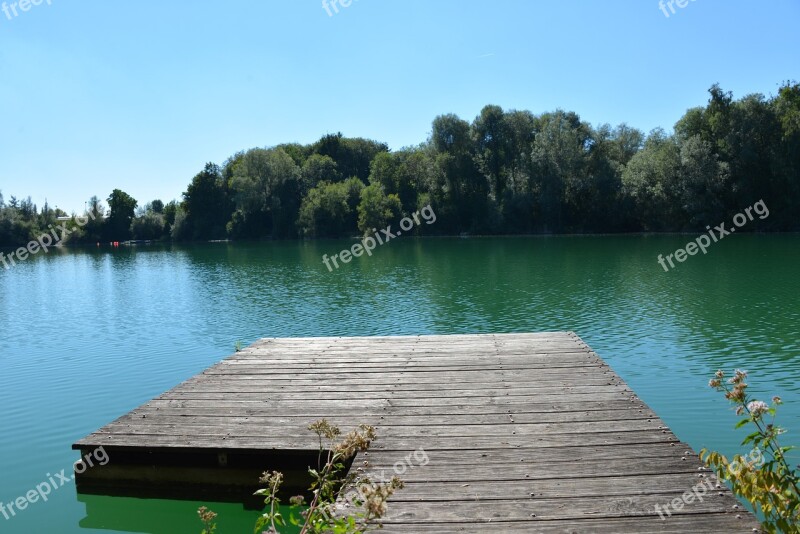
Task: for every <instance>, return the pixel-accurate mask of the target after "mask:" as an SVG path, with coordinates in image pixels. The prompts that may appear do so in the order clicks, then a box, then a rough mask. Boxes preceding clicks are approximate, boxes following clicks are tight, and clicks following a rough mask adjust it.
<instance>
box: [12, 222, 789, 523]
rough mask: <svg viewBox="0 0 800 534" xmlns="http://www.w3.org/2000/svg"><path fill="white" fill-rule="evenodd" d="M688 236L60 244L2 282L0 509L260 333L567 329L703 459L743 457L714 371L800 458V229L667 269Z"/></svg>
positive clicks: (51, 509) (60, 493)
mask: <svg viewBox="0 0 800 534" xmlns="http://www.w3.org/2000/svg"><path fill="white" fill-rule="evenodd" d="M689 239H690V237H689V236H658V237H641V236H635V237H633V236H625V237H536V238H485V239H418V240H415V239H411V238H400V239H397V240H395V241H392V242H390V243H387V244H386V245H384V246H382V247H379V248H378V249H377V250H376V251H375V253H374V255H373V256H372V257H371V258H370V257H362V258H359V259H356V260H354V261H353V262H351V263H349V264H347V265H345V266H343V267H342V268H340V269H338V270H337V271H335V272H328V270H327V269H326V268H325V266H324V265H323V264H322V255H323V254H328V255H332V254H335V253H337V252H338V251H340V250H342V249H343V248H345V247H346V246H348V245H349V244H350V243H349V242H347V241H315V242H307V243H303V242H279V243H260V244H226V243H220V244H207V245H197V246H191V247H169V246H144V247H138V248H120V249H116V250H111V249H108V248H105V249H87V250H66V251H59V252H51V253H50V254H49V255H41V254H40V255H39V256H37V257H35V258H33V259H30V260H28V261H26V262H24V263H22V264H20V265H18V266H16V267H14V268H13V269H11V270H8V271H3V270H2V269H0V423H2V432H0V475H1V476H0V502H4V503H8V502H10V501H12V500H14V499H16V498H17V497H19V496H22V495H25V494H26V493H27V492H28V490H30V489H32V488H34V487H35V486H36V485H37V484H39V483H41V482H42V481H44V480H46V478H47V476H48V475H49V474H54V473H57V472H60V470H61V469H67V472H68V473H69V472H70V471H71V465H72V463H73V462H74V461H75V460H77V456H76V453H75V452H73V451H71V450H70V445H71V443H73V442H74V441H76V440H77V439H79V438H81V437H83V436H85V435H86V434H88V433H90V432H92V431H94V430H96V429H97V428H99V427H100V426H102V425H104V424H106V423H108V422H110V421H111V420H113V419H115V418H117V417H118V416H120V415H122V414H124V413H125V412H127V411H129V410H131V409H133V408H135V407H137V406H139V405H140V404H142V403H144V402H146V401H148V400H150V399H151V398H153V397H154V396H157V395H159V394H161V393H162V392H164V391H166V390H167V389H170V388H172V387H174V386H175V385H177V384H178V383H179V382H181V381H183V380H185V379H187V378H189V377H191V376H192V375H194V374H196V373H198V372H200V371H202V370H203V369H204V368H206V367H208V366H210V365H212V364H213V363H215V362H217V361H219V360H220V359H222V358H224V357H226V356H227V355H229V354H230V353H231V352H232V351H233V348H234V344H235V343H236V342H237V341H241V342H242V343H243V344H248V343H250V342H252V341H254V340H256V339H258V338H259V337H268V336H269V337H273V336H277V337H282V336H369V335H395V334H398V335H399V334H455V333H500V332H537V331H547V330H573V331H575V332H577V333H578V334H579V335H580V336H581V337H582V338H583V339H584V340H585V341H586V342H587V343H589V344H590V345H591V346H592V347H593V348H594V349H595V350H596V351H597V352H598V353H599V354H600V355H601V356H602V357H603V358H604V359H605V360H606V361H608V362H609V363H610V364H611V366H612V367H613V368H614V370H615V371H616V372H617V373H618V374H620V375H621V376H622V378H624V379H625V380H626V381H627V382H628V384H629V385H630V386H631V387H633V388H634V390H635V391H636V392H637V393H638V394H639V396H640V397H641V398H642V399H643V400H644V401H645V402H647V403H648V404H649V405H650V406H651V407H652V408H653V409H655V410H656V412H658V414H659V415H661V416H662V418H663V419H664V420H665V421H666V423H667V424H668V425H670V427H671V428H672V429H673V430H674V431H675V433H676V434H677V435H678V436H679V437H680V438H681V439H682V440H684V441H687V442H688V443H690V444H691V445H692V446H693V447H694V448H696V449H698V450H699V449H700V448H702V447H711V448H716V449H721V450H723V451H724V452H726V453H732V452H736V451H743V449H740V448H738V443H739V442H740V441H741V438H742V437H743V434H742V433H737V432H735V431H733V430H732V427H733V425H734V423H735V421H736V418H735V417H734V414H733V413H732V411H731V409H730V408H729V406H728V405H727V403H726V401H725V400H724V399H722V398H721V396H720V395H719V394H716V393H714V392H713V391H711V390H710V389H709V388H708V387H707V382H708V379H709V377H710V375H711V374H712V373H713V372H714V371H715V370H716V369H717V368H720V367H721V368H725V369H732V368H734V367H741V368H744V369H747V370H748V371H749V372H750V373H751V380H750V381H751V384H752V386H751V390H752V391H753V392H754V393H757V394H759V395H761V396H762V397H764V398H765V399H768V398H769V397H771V396H772V395H773V394H778V395H781V396H782V397H783V399H784V401H785V402H786V406H784V407H783V410H782V415H781V422H782V423H783V424H784V426H786V427H788V428H789V429H790V430H791V431H790V433H789V434H788V435H787V436H786V441H787V442H794V443H795V444H798V445H800V385H799V384H800V335H798V334H800V326H798V325H799V324H800V302H799V301H798V297H800V276H798V275H799V274H800V268H799V267H798V266H800V236H797V235H789V236H744V235H741V236H739V235H737V236H732V237H729V238H726V239H725V240H724V241H722V242H720V243H717V244H715V245H713V246H712V247H711V249H710V250H709V251H708V254H707V255H705V256H695V257H690V258H689V259H688V260H687V261H686V262H685V263H682V264H680V265H678V267H677V268H676V269H674V270H673V271H671V272H668V273H666V272H664V270H663V269H662V268H661V267H660V266H659V264H658V263H657V261H656V258H657V256H658V254H665V255H666V254H669V253H670V252H673V251H674V250H676V249H678V248H680V247H683V246H684V245H685V244H686V243H687V241H689ZM687 489H688V488H687ZM199 504H200V503H191V502H188V503H182V502H169V501H142V500H135V499H122V498H109V497H83V496H78V495H76V492H75V487H74V484H66V485H64V486H63V487H61V488H59V489H58V490H56V491H54V492H53V493H52V494H51V495H50V497H49V500H48V501H47V502H41V501H40V502H37V503H34V504H32V505H30V506H29V507H28V508H27V509H26V510H24V511H22V512H19V513H18V515H17V516H16V517H12V518H11V519H9V520H6V519H5V518H4V517H3V516H2V515H0V533H6V532H8V533H25V534H28V533H40V532H42V533H43V532H59V533H60V534H70V533H73V532H81V533H86V532H91V531H92V530H96V531H97V532H109V531H120V532H145V533H153V534H155V533H158V534H182V533H184V532H185V533H192V534H196V533H198V532H199V531H200V524H199V522H197V521H196V514H195V510H196V509H197V507H198V506H199ZM206 504H208V503H206ZM211 507H212V508H213V509H215V510H216V511H218V512H219V513H220V515H221V517H222V519H221V521H220V530H219V533H220V534H228V533H246V532H252V524H253V517H254V514H252V513H248V512H244V511H243V510H242V507H241V506H236V505H230V504H227V505H216V504H213V505H211ZM87 510H88V515H87Z"/></svg>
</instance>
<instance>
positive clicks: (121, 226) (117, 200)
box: [106, 189, 137, 241]
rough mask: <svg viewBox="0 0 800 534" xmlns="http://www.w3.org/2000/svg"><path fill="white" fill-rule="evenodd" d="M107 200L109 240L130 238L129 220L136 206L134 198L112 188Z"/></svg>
mask: <svg viewBox="0 0 800 534" xmlns="http://www.w3.org/2000/svg"><path fill="white" fill-rule="evenodd" d="M107 200H108V208H109V210H110V213H109V216H108V221H107V222H106V232H107V237H108V238H109V239H110V240H111V241H124V240H126V239H130V237H131V222H132V221H133V217H134V216H135V212H136V206H137V202H136V199H135V198H133V197H132V196H130V195H129V194H128V193H126V192H124V191H121V190H119V189H114V191H112V192H111V195H110V196H109V197H108V199H107Z"/></svg>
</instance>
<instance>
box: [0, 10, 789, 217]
mask: <svg viewBox="0 0 800 534" xmlns="http://www.w3.org/2000/svg"><path fill="white" fill-rule="evenodd" d="M12 1H13V2H17V1H18V0H12ZM12 1H9V0H6V2H7V3H8V4H11V3H12ZM48 1H50V2H51V4H50V5H48V3H47V2H48ZM0 2H2V0H0ZM16 10H17V16H16V17H15V16H14V14H13V10H10V9H9V13H10V17H11V18H10V19H9V17H8V16H6V14H5V13H4V12H2V11H0V97H1V99H0V102H2V104H0V109H2V118H0V156H1V158H2V159H1V163H0V190H2V192H3V193H4V195H5V196H6V199H8V197H9V196H10V195H12V194H13V195H16V196H17V197H24V196H28V195H31V196H32V197H33V200H34V201H35V202H37V203H38V204H40V205H41V204H42V203H43V202H44V200H45V198H47V199H48V200H49V201H50V203H51V204H52V205H58V206H59V207H61V208H63V209H66V210H68V211H71V210H82V209H83V206H84V201H85V200H87V199H88V198H89V197H90V196H91V195H98V196H99V197H101V198H106V197H107V196H108V195H109V193H110V192H111V190H112V189H113V188H120V189H122V190H124V191H126V192H128V193H130V194H131V195H133V196H134V197H135V198H136V199H137V200H139V203H140V204H144V203H145V202H147V201H150V200H152V199H154V198H160V199H163V200H164V201H169V200H171V199H173V198H180V194H181V193H182V192H183V191H184V189H185V187H186V185H187V184H188V183H189V181H190V180H191V178H192V176H194V175H195V174H196V173H197V172H199V171H200V170H202V168H203V165H204V164H205V162H207V161H213V162H216V163H222V162H223V161H224V160H225V159H226V158H227V157H228V156H230V155H232V154H233V153H235V152H236V151H238V150H241V149H246V148H251V147H256V146H271V145H275V144H278V143H281V142H288V141H298V142H301V143H308V142H312V141H314V140H316V139H317V138H319V137H320V136H321V135H322V134H325V133H328V132H332V133H335V132H337V131H341V132H343V133H344V134H345V135H347V136H363V137H368V138H373V139H377V140H381V141H385V142H387V143H389V146H390V147H391V148H393V149H396V148H400V147H402V146H405V145H411V144H417V143H419V142H421V141H424V140H425V139H426V137H427V136H428V134H429V132H430V125H431V121H432V120H433V118H434V117H435V116H436V115H438V114H442V113H448V112H453V113H457V114H458V115H460V116H461V117H462V118H465V119H468V120H472V119H473V118H474V117H475V116H476V115H477V114H478V112H479V111H480V109H481V108H482V107H483V106H484V105H486V104H490V103H491V104H497V105H500V106H502V107H503V108H505V109H509V108H515V109H529V110H531V111H533V112H534V113H542V112H544V111H550V110H554V109H556V108H559V107H560V108H564V109H568V110H572V111H576V112H577V113H579V114H580V115H581V117H582V118H583V119H584V120H586V121H589V122H591V123H592V124H599V123H603V122H609V123H612V124H617V123H620V122H627V123H628V124H630V125H632V126H636V127H638V128H641V129H643V130H645V131H649V130H650V129H652V128H654V127H657V126H662V127H664V128H666V129H671V128H672V126H673V124H674V123H675V121H676V120H677V119H678V118H680V116H681V114H682V113H683V112H684V111H685V110H686V109H687V108H689V107H693V106H696V105H701V104H704V103H705V102H706V101H707V96H708V95H707V93H706V91H707V89H708V88H709V87H710V86H711V85H712V84H713V83H715V82H719V83H720V84H721V85H722V87H723V88H724V89H725V90H730V91H733V93H734V96H736V97H737V98H738V97H741V96H743V95H745V94H748V93H753V92H760V93H764V94H766V95H769V94H774V93H775V92H776V90H777V88H778V86H779V84H780V82H782V81H783V80H787V79H795V80H800V53H799V52H798V51H799V50H800V37H799V36H800V32H798V28H800V2H799V1H798V0H770V1H768V2H759V1H756V0H694V1H691V2H689V4H688V5H687V6H686V7H685V8H683V9H680V8H676V10H677V11H676V13H675V14H673V15H671V16H670V17H669V18H667V17H666V16H665V15H664V13H662V11H661V10H660V9H659V7H658V0H607V1H597V0H558V1H556V0H551V1H546V2H545V1H539V0H494V1H492V2H483V1H481V2H479V1H470V0H404V1H389V0H354V1H353V3H352V5H351V6H350V7H348V8H340V12H339V13H338V14H335V15H334V16H333V17H330V16H328V14H327V13H326V11H325V10H324V9H323V7H322V4H321V0H280V1H278V0H258V1H256V0H254V1H244V0H229V1H225V2H222V1H215V2H210V1H205V0H192V1H191V2H189V1H188V0H173V1H154V0H139V1H136V2H133V1H129V2H121V1H113V2H111V1H108V0H105V1H101V0H80V1H78V0H43V3H42V4H41V5H39V6H30V7H29V10H28V11H26V12H22V11H20V10H19V7H18V6H17V7H16Z"/></svg>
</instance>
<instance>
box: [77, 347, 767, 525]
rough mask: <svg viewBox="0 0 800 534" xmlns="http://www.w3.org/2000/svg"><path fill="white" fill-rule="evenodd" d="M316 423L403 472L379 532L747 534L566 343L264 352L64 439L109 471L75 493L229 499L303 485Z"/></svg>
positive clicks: (700, 475)
mask: <svg viewBox="0 0 800 534" xmlns="http://www.w3.org/2000/svg"><path fill="white" fill-rule="evenodd" d="M322 417H326V418H328V419H329V420H330V421H331V422H333V423H335V424H337V425H339V426H340V427H341V428H342V430H343V431H347V430H350V429H351V428H353V427H355V426H357V425H359V424H361V423H367V424H371V425H374V426H375V427H376V428H377V431H378V439H377V440H376V442H375V443H374V445H373V448H372V450H371V451H370V452H368V453H366V454H363V455H359V456H358V457H357V458H356V459H355V461H354V464H353V467H352V469H360V470H362V471H363V472H365V473H367V474H370V475H372V476H373V477H378V476H380V475H381V474H384V475H386V476H391V475H392V474H394V473H395V472H396V471H397V472H401V473H402V474H401V475H400V476H401V478H402V479H403V480H404V481H405V482H406V487H405V489H403V490H401V491H399V492H398V493H397V494H396V495H395V496H394V497H393V498H392V499H391V501H390V503H389V514H388V516H387V517H386V518H385V521H384V527H385V528H384V532H387V533H393V532H400V533H412V532H414V533H422V532H426V533H427V532H431V533H440V534H444V533H451V532H452V533H456V532H490V531H491V532H541V533H556V532H557V533H601V532H602V533H616V534H619V533H634V532H660V533H676V534H677V533H681V534H683V533H687V532H692V533H700V532H708V533H720V532H725V533H734V532H742V533H752V532H757V531H758V530H757V529H758V527H759V525H758V522H757V521H756V520H755V518H754V517H753V516H752V515H750V514H748V513H747V512H744V511H742V510H741V506H739V505H738V503H737V501H736V500H735V499H734V498H733V496H732V495H731V493H730V492H729V491H728V490H727V488H725V487H724V486H720V487H719V488H717V487H716V486H717V484H718V482H717V480H716V478H715V477H714V476H713V475H711V474H710V473H709V472H708V471H706V470H703V468H702V467H701V464H700V462H699V460H698V458H697V455H696V453H695V452H693V451H692V450H691V448H690V447H689V446H687V445H686V444H684V443H681V442H680V440H678V438H677V437H676V436H675V435H674V434H673V433H672V431H670V430H669V429H668V428H667V426H666V425H665V424H664V422H662V421H661V419H659V417H658V416H657V415H656V414H655V413H653V412H652V410H650V409H649V408H648V407H647V406H646V405H645V404H644V403H643V402H642V401H641V400H640V399H639V398H637V397H636V395H635V393H634V392H633V391H631V389H630V388H629V387H628V386H627V385H626V384H625V383H624V382H623V381H622V379H621V378H620V377H619V376H617V375H616V374H615V373H614V372H613V371H612V370H611V369H610V368H609V366H608V365H607V364H606V363H605V362H604V361H603V360H602V359H601V358H600V357H599V356H597V355H596V354H595V353H594V352H593V351H592V350H591V348H589V347H588V346H587V345H586V344H585V343H584V342H583V341H582V340H581V339H580V338H579V337H578V336H577V335H575V334H574V333H571V332H556V333H541V334H508V335H457V336H416V337H371V338H304V339H263V340H261V341H258V342H256V343H255V344H253V345H252V346H250V347H248V348H246V349H245V350H243V351H242V352H239V353H237V354H235V355H233V356H231V357H230V358H228V359H226V360H224V361H222V362H220V363H219V364H217V365H215V366H214V367H211V368H210V369H208V370H207V371H205V372H204V373H202V374H200V375H198V376H196V377H194V378H191V379H190V380H188V381H186V382H184V383H183V384H181V385H179V386H178V387H176V388H175V389H173V390H171V391H169V392H167V393H165V394H163V395H161V396H160V397H158V398H156V399H154V400H153V401H151V402H149V403H147V404H145V405H143V406H141V407H140V408H138V409H136V410H134V411H133V412H131V413H129V414H127V415H125V416H123V417H121V418H120V419H118V420H116V421H114V422H113V423H111V424H109V425H108V426H106V427H103V428H102V429H100V430H98V431H97V432H95V433H93V434H91V435H90V436H88V437H86V438H84V439H82V440H81V441H79V442H78V443H76V444H75V445H74V448H76V449H80V450H82V451H84V453H86V452H89V451H91V450H93V449H94V448H96V447H98V446H103V447H104V448H105V450H106V452H107V453H108V456H109V458H110V459H111V461H110V463H109V464H108V465H106V466H103V467H99V468H93V469H90V470H89V471H87V472H86V473H84V474H83V475H78V476H77V484H78V488H79V491H81V492H85V493H100V494H116V495H137V494H140V492H141V491H142V490H143V488H147V489H148V491H149V492H150V494H149V496H161V497H182V498H213V499H216V500H219V499H227V500H235V499H241V496H242V494H243V493H246V492H250V491H252V489H253V484H254V482H255V481H256V479H257V474H258V473H260V472H261V471H263V470H266V469H280V470H282V471H284V472H286V473H288V475H287V480H288V481H289V482H290V483H291V481H292V480H294V481H295V482H298V483H300V482H299V481H301V480H302V479H303V474H304V471H305V468H306V466H307V465H308V464H309V463H311V458H313V459H314V461H315V458H316V456H315V452H316V450H317V445H318V444H317V441H316V437H315V436H314V435H312V434H311V433H309V432H308V430H306V426H307V425H308V424H309V423H310V422H313V421H314V420H317V419H320V418H322ZM415 452H416V455H414V453H415ZM365 462H366V463H365ZM709 481H711V482H709ZM704 484H705V485H708V484H711V485H712V487H713V488H714V489H713V490H712V491H708V490H705V491H703V492H702V499H700V498H698V497H697V496H698V495H699V494H700V493H699V492H697V491H695V493H694V495H695V498H691V495H692V493H691V492H692V490H693V489H694V488H696V487H698V486H700V485H704ZM153 492H155V494H154V493H153ZM687 495H689V496H690V497H689V498H688V499H690V500H691V501H692V502H690V503H689V504H684V505H683V506H674V505H671V504H670V503H673V502H674V503H675V504H681V503H682V501H680V499H681V498H682V496H684V497H685V496H687ZM676 499H678V500H677V501H676ZM656 506H660V507H661V509H662V510H663V509H665V507H667V506H671V507H670V508H667V511H668V512H669V514H663V517H664V519H662V517H661V516H660V515H659V514H658V513H657V512H656ZM676 508H680V509H676Z"/></svg>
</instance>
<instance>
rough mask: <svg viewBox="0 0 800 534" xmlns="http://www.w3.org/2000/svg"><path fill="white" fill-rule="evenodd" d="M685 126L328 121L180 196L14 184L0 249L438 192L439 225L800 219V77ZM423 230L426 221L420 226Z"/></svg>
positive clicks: (271, 222)
mask: <svg viewBox="0 0 800 534" xmlns="http://www.w3.org/2000/svg"><path fill="white" fill-rule="evenodd" d="M709 94H710V98H709V101H708V103H707V104H706V105H705V106H702V107H696V108H692V109H690V110H688V111H687V112H686V113H685V114H684V116H683V117H682V118H681V119H680V120H679V121H678V122H677V123H676V124H675V127H674V133H673V134H667V133H666V132H665V131H664V130H662V129H655V130H653V131H651V132H650V133H649V134H647V135H645V134H644V133H643V132H642V131H640V130H637V129H635V128H632V127H630V126H628V125H626V124H620V125H618V126H616V127H612V126H611V125H608V124H601V125H599V126H592V125H591V124H589V123H586V122H584V121H582V120H581V119H580V117H579V115H577V114H576V113H574V112H568V111H562V110H556V111H554V112H547V113H544V114H541V115H534V114H533V113H531V112H529V111H516V110H503V109H502V108H500V107H498V106H491V105H490V106H486V107H485V108H483V110H482V111H481V113H480V114H479V115H478V116H477V117H476V118H475V119H474V120H473V121H472V122H471V123H470V122H467V121H465V120H462V119H461V118H459V117H458V116H456V115H453V114H447V115H440V116H438V117H436V118H435V119H434V121H433V124H432V129H431V133H430V136H429V137H428V139H427V140H426V141H425V142H424V143H421V144H420V145H417V146H413V147H405V148H401V149H399V150H396V151H390V150H389V147H388V146H387V145H386V144H385V143H381V142H378V141H374V140H369V139H363V138H347V137H344V136H343V135H342V134H341V133H339V134H327V135H325V136H323V137H322V138H321V139H320V140H319V141H317V142H315V143H312V144H309V145H301V144H297V143H288V144H281V145H277V146H274V147H270V148H254V149H250V150H246V151H241V152H238V153H236V154H234V155H233V156H231V157H230V158H229V159H228V160H227V161H225V162H224V163H223V164H222V165H217V164H214V163H208V164H206V166H205V168H204V169H203V170H202V171H201V172H200V173H198V174H197V175H196V176H195V177H194V178H193V179H192V181H191V183H190V184H189V185H188V187H187V189H186V191H185V192H184V193H183V198H182V200H181V201H177V200H173V201H171V202H169V203H166V204H165V203H164V202H163V201H161V200H154V201H152V202H148V203H146V204H144V205H141V206H140V205H139V203H138V202H137V200H136V199H134V198H133V197H131V196H130V195H129V194H127V193H125V192H124V191H121V190H119V189H114V190H113V192H112V193H111V195H110V196H109V197H108V198H107V199H105V202H106V204H107V206H106V205H105V204H103V201H101V200H100V199H99V198H98V197H96V196H95V197H92V198H91V199H90V200H89V202H88V203H87V207H86V211H87V212H90V211H91V212H94V213H100V214H103V216H101V217H98V218H97V219H96V220H92V221H90V223H89V224H86V225H85V226H82V227H79V226H78V225H77V224H76V223H75V217H76V216H79V215H78V214H76V213H73V214H71V215H70V214H67V213H66V212H64V211H63V210H58V209H53V208H52V207H51V206H50V205H49V204H48V203H47V202H45V205H44V206H43V207H42V208H41V209H39V208H38V207H37V206H36V205H35V204H34V203H33V202H32V201H31V199H30V197H28V198H27V199H24V200H19V199H18V198H16V197H14V196H11V197H9V198H8V200H6V199H5V198H4V197H3V194H2V192H0V249H3V248H11V247H16V246H22V245H25V244H26V243H29V242H30V241H32V240H35V239H36V238H37V237H38V236H40V235H41V234H43V233H44V232H45V231H46V229H47V228H49V227H51V226H56V225H65V227H66V228H67V229H69V232H68V233H69V237H68V239H67V240H65V241H64V244H69V245H80V244H90V245H95V244H96V243H101V244H106V243H109V242H126V241H132V240H135V241H151V242H155V241H166V242H168V241H172V242H208V241H225V240H230V241H257V240H265V239H270V240H285V239H297V238H309V239H314V238H347V237H355V236H358V235H362V236H363V235H365V234H367V233H370V231H371V230H372V229H373V228H383V227H386V226H387V225H389V224H393V223H396V222H397V221H399V220H400V219H402V218H403V217H404V216H407V215H408V214H409V213H413V212H415V211H417V210H418V209H420V208H421V207H424V206H431V208H432V209H433V210H434V211H435V212H436V214H437V223H436V224H435V225H434V226H431V227H426V228H425V235H426V236H429V237H436V236H452V237H462V236H466V237H470V238H475V237H485V236H492V237H498V236H547V235H575V236H577V235H648V234H680V235H684V234H692V233H697V232H703V229H704V228H705V227H706V225H709V224H716V223H718V222H720V221H726V220H730V219H731V217H732V216H733V215H734V214H736V213H738V212H739V211H740V210H742V209H743V208H744V207H746V206H750V205H752V204H753V203H754V202H756V201H758V200H759V199H762V200H763V201H764V202H765V203H766V205H768V206H769V207H770V210H771V212H772V215H771V216H770V217H769V218H768V219H764V220H756V221H755V222H754V223H753V224H752V226H749V227H748V228H747V229H746V231H747V232H755V233H766V232H770V233H771V232H796V231H799V230H800V218H798V217H797V214H798V213H800V84H798V83H796V82H785V83H784V84H783V85H782V86H780V88H779V91H778V93H777V95H775V96H771V97H769V98H767V97H765V96H763V95H761V94H752V95H747V96H745V97H743V98H741V99H739V100H734V98H733V95H732V94H731V93H729V92H725V91H723V90H722V89H721V88H720V87H719V86H718V85H714V86H712V87H711V88H710V89H709ZM415 234H416V235H420V234H419V232H415Z"/></svg>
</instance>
